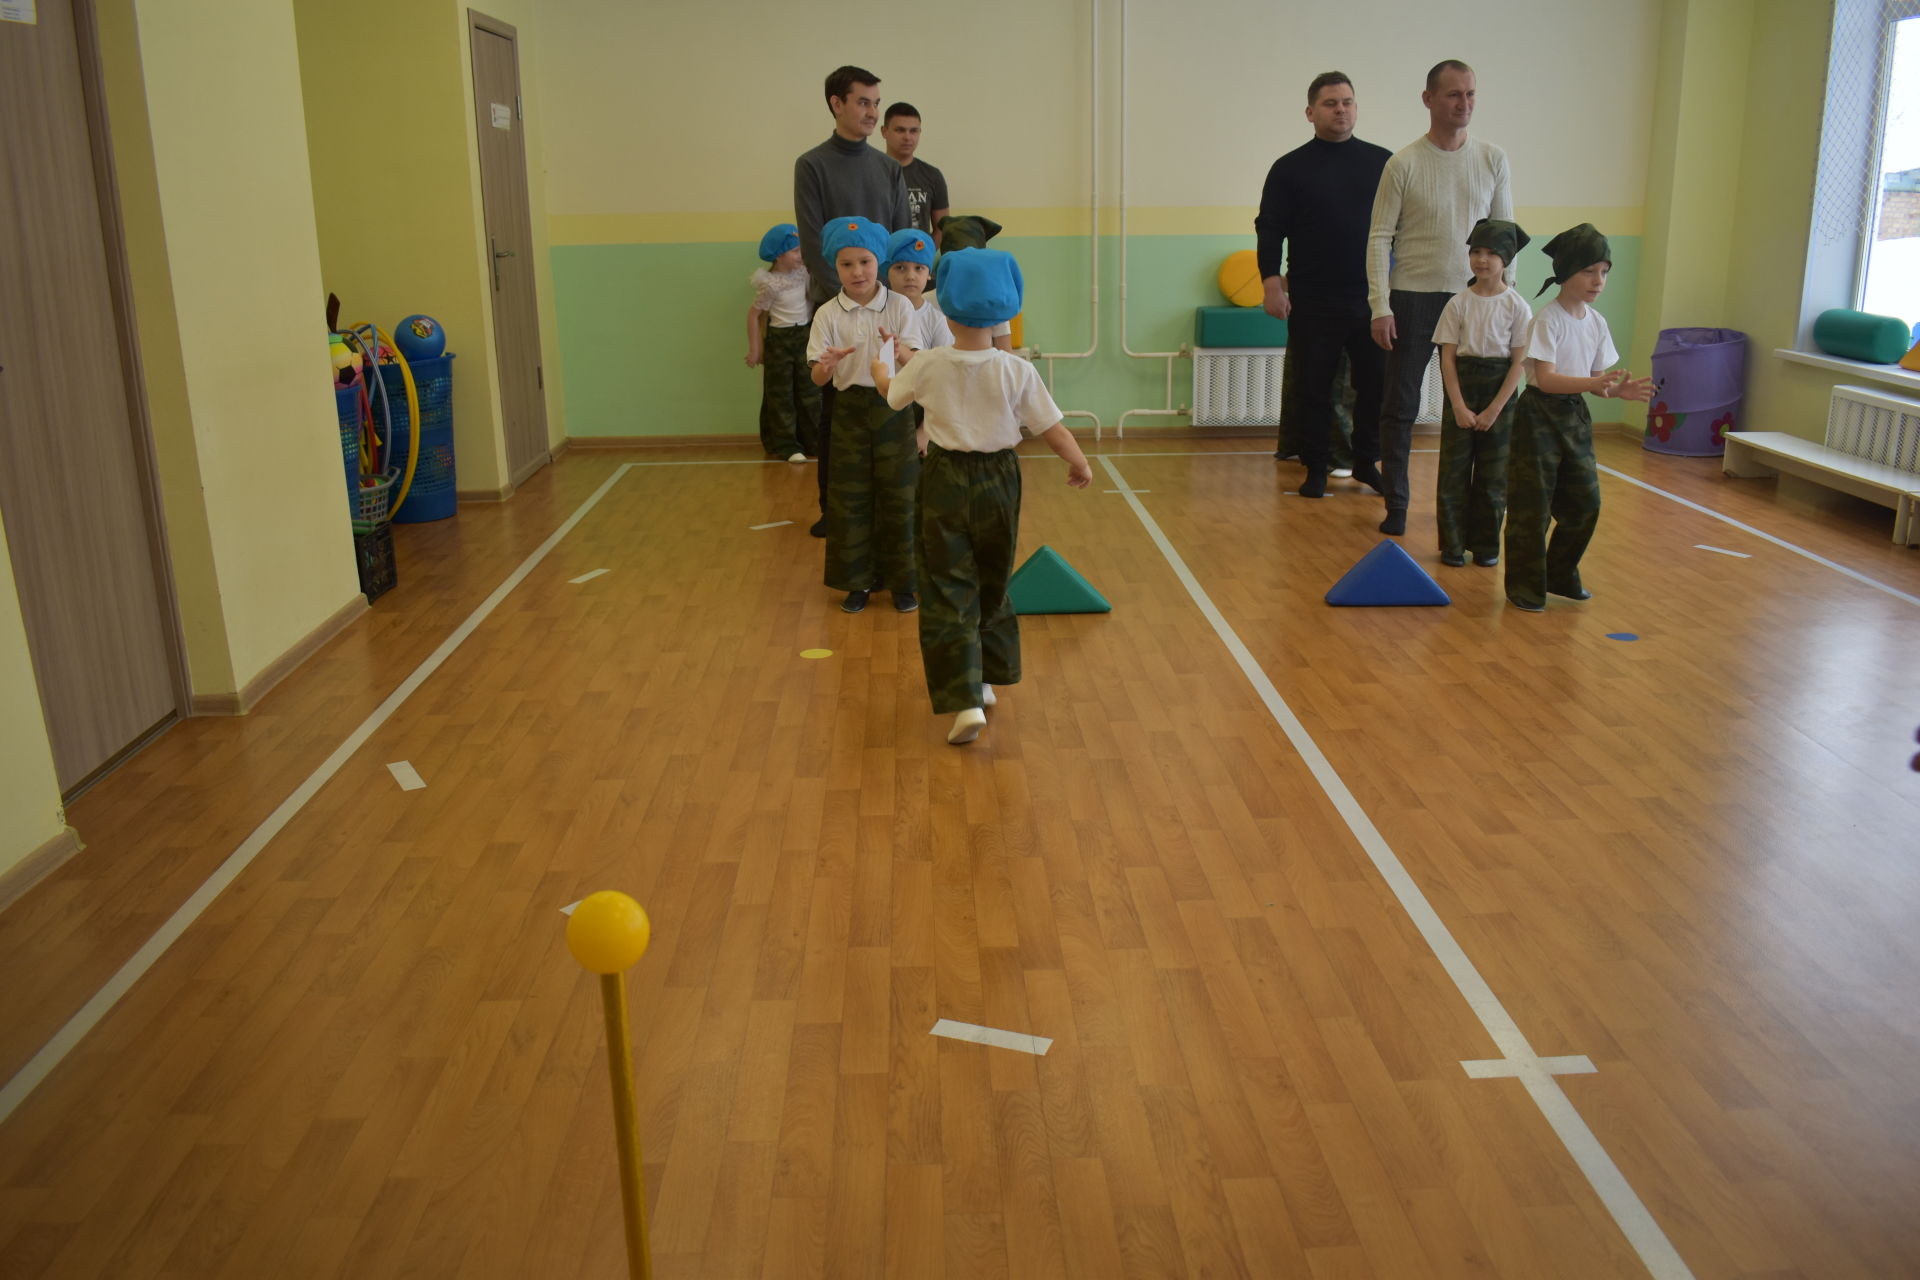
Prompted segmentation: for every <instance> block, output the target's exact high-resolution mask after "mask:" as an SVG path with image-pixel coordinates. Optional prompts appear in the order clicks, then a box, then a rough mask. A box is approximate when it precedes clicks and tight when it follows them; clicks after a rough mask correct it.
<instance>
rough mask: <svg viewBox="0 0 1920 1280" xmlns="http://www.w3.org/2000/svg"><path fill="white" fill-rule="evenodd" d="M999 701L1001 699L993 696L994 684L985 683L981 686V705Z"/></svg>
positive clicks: (989, 704) (984, 705)
mask: <svg viewBox="0 0 1920 1280" xmlns="http://www.w3.org/2000/svg"><path fill="white" fill-rule="evenodd" d="M998 701H1000V699H998V698H996V697H994V696H993V686H992V685H990V684H983V685H981V686H980V705H981V706H983V707H990V706H992V705H993V704H994V703H996V702H998Z"/></svg>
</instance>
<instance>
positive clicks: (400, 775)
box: [387, 760, 427, 791]
mask: <svg viewBox="0 0 1920 1280" xmlns="http://www.w3.org/2000/svg"><path fill="white" fill-rule="evenodd" d="M387 772H388V773H390V774H392V775H393V780H394V781H395V782H397V783H399V784H400V789H401V790H402V791H424V790H425V789H426V786H427V780H426V779H425V778H423V777H421V776H420V771H419V770H418V769H416V768H414V767H413V765H412V764H411V763H409V762H408V761H405V760H395V761H394V762H393V763H392V764H390V765H388V766H387Z"/></svg>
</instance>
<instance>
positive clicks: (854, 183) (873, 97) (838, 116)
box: [793, 67, 1372, 538]
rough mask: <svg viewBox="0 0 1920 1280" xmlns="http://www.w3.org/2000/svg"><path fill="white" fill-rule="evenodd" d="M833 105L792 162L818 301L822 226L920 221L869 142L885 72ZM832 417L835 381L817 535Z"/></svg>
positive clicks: (822, 294) (837, 92)
mask: <svg viewBox="0 0 1920 1280" xmlns="http://www.w3.org/2000/svg"><path fill="white" fill-rule="evenodd" d="M827 110H829V111H831V112H833V134H832V136H831V137H829V138H828V139H827V140H826V141H825V142H823V143H821V144H820V145H819V146H817V147H815V148H813V150H811V151H803V152H801V153H800V158H799V159H798V160H795V161H794V162H793V222H794V225H795V226H797V227H798V228H799V229H800V258H801V260H802V261H804V262H805V263H806V264H807V276H808V287H807V301H808V302H809V303H810V304H811V305H812V306H814V307H816V308H817V307H819V306H820V305H821V304H822V303H824V302H826V301H827V299H829V298H831V297H833V296H834V295H835V294H836V293H839V292H840V277H839V275H838V273H836V272H835V271H834V269H833V264H832V263H831V262H828V261H827V260H826V259H825V258H823V257H821V256H820V228H821V227H823V226H825V225H826V222H827V219H828V218H841V217H851V216H858V217H862V218H868V219H871V220H872V221H874V222H877V223H879V224H880V225H881V226H883V227H886V228H887V229H888V230H890V231H898V230H899V229H900V228H902V227H906V226H911V225H912V223H913V215H912V213H911V212H910V209H909V206H908V204H907V184H906V179H905V178H904V177H902V176H901V169H900V166H899V164H897V163H896V162H895V161H894V160H893V159H892V157H890V156H888V155H887V153H886V152H884V151H880V150H876V149H875V148H873V147H870V146H868V145H867V139H868V137H870V136H871V135H872V133H873V130H874V126H876V125H878V124H879V123H880V77H879V76H876V75H874V74H873V72H871V71H866V70H862V69H861V68H859V67H841V68H839V69H837V70H836V71H834V73H833V74H832V75H830V76H828V77H827ZM1368 199H1372V197H1371V196H1369V197H1368ZM885 283H886V280H885V279H884V278H882V280H881V284H883V285H884V284H885ZM832 423H833V384H832V383H831V382H829V383H828V384H827V385H826V386H825V387H823V388H821V391H820V446H819V447H820V467H819V478H820V519H819V520H818V521H816V522H815V523H814V526H813V528H812V530H811V531H810V532H812V534H813V536H814V537H816V538H823V537H825V536H826V533H827V451H828V448H829V447H830V445H831V444H832V436H833V430H832Z"/></svg>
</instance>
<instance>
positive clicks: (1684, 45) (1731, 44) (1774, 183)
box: [1634, 0, 1846, 440]
mask: <svg viewBox="0 0 1920 1280" xmlns="http://www.w3.org/2000/svg"><path fill="white" fill-rule="evenodd" d="M1832 26H1833V10H1832V5H1831V4H1830V3H1817V2H1813V0H1672V4H1671V5H1670V7H1669V10H1668V12H1667V15H1666V19H1665V30H1664V32H1663V38H1662V41H1661V52H1660V88H1659V103H1660V109H1659V113H1658V115H1659V119H1660V120H1661V121H1663V122H1665V123H1663V124H1662V126H1661V127H1662V128H1663V129H1665V130H1667V131H1669V133H1670V135H1671V136H1670V139H1669V140H1668V142H1666V143H1664V144H1658V145H1656V147H1655V149H1654V154H1653V158H1652V173H1651V175H1650V179H1649V185H1648V191H1647V215H1648V232H1647V267H1646V281H1647V283H1646V285H1644V286H1643V291H1642V294H1641V310H1640V323H1639V324H1638V326H1637V333H1638V335H1639V338H1638V341H1637V342H1636V347H1637V350H1636V353H1635V357H1634V359H1635V367H1637V368H1641V369H1644V368H1646V367H1647V361H1648V357H1649V355H1650V354H1651V352H1652V349H1653V343H1654V341H1655V340H1656V338H1657V337H1658V331H1659V330H1660V329H1661V328H1662V327H1675V326H1687V325H1714V326H1726V327H1729V328H1734V329H1739V330H1741V331H1742V332H1744V333H1746V334H1747V336H1748V339H1749V348H1748V353H1747V398H1746V409H1745V419H1746V421H1745V423H1744V425H1745V426H1746V427H1748V428H1749V429H1751V430H1756V431H1787V432H1791V433H1793V434H1795V435H1800V436H1804V437H1807V438H1809V439H1814V440H1818V439H1820V438H1821V436H1822V434H1823V433H1824V431H1825V429H1826V419H1827V399H1828V395H1829V393H1830V392H1831V390H1832V388H1833V386H1834V384H1835V383H1836V382H1840V381H1845V380H1846V376H1845V375H1840V374H1834V373H1828V372H1826V371H1824V370H1820V369H1814V368H1809V367H1807V366H1804V365H1797V364H1790V363H1788V362H1787V361H1784V360H1781V359H1780V358H1779V357H1778V356H1776V355H1774V354H1773V353H1774V351H1775V350H1776V349H1778V348H1783V347H1792V346H1793V345H1794V340H1795V337H1796V334H1797V333H1798V330H1799V323H1800V299H1801V281H1802V278H1803V276H1804V274H1805V272H1806V263H1807V243H1808V234H1809V229H1810V220H1811V208H1812V195H1811V193H1812V190H1813V184H1814V177H1815V173H1816V171H1817V169H1818V166H1819V156H1820V118H1821V106H1822V103H1823V101H1824V92H1825V84H1826V71H1827V51H1828V46H1829V43H1830V40H1831V35H1832Z"/></svg>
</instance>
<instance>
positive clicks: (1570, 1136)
mask: <svg viewBox="0 0 1920 1280" xmlns="http://www.w3.org/2000/svg"><path fill="white" fill-rule="evenodd" d="M1100 464H1101V465H1102V466H1103V467H1105V468H1106V471H1107V474H1108V475H1110V476H1111V477H1113V482H1114V484H1115V485H1117V486H1118V487H1120V488H1121V489H1128V488H1130V486H1129V485H1128V484H1127V481H1126V478H1125V477H1124V476H1122V475H1121V474H1120V471H1119V469H1118V468H1117V467H1115V466H1114V465H1113V460H1112V459H1111V458H1109V457H1106V456H1105V455H1102V457H1101V459H1100ZM1125 496H1126V501H1127V505H1128V506H1130V507H1132V508H1133V514H1134V517H1135V518H1136V519H1138V520H1139V521H1140V523H1141V525H1142V527H1144V528H1145V529H1146V531H1147V536H1148V537H1149V538H1151V539H1152V540H1153V543H1154V545H1155V546H1156V547H1158V548H1159V550H1160V554H1161V556H1162V557H1164V558H1165V559H1166V561H1167V564H1168V566H1169V567H1171V568H1172V569H1173V572H1174V576H1175V577H1177V578H1179V580H1180V583H1181V585H1182V586H1184V587H1185V588H1186V589H1187V594H1188V595H1189V596H1191V597H1192V598H1193V601H1194V604H1195V605H1197V606H1198V607H1199V609H1200V612H1201V614H1202V615H1203V616H1204V617H1205V618H1206V619H1207V621H1208V622H1209V623H1210V624H1211V625H1212V627H1213V630H1214V634H1216V635H1217V636H1219V637H1220V640H1221V642H1222V643H1223V644H1224V645H1225V646H1226V647H1227V651H1228V652H1229V653H1231V654H1232V655H1233V658H1234V661H1235V662H1236V663H1237V664H1238V665H1239V667H1240V670H1241V672H1242V674H1244V675H1245V676H1246V677H1247V680H1248V682H1249V683H1251V684H1252V685H1253V687H1254V692H1255V693H1256V694H1258V695H1259V698H1260V700H1261V702H1263V703H1264V704H1265V705H1266V708H1267V711H1268V712H1269V714H1271V715H1272V716H1273V718H1274V720H1275V722H1276V723H1278V724H1279V726H1280V729H1281V731H1282V732H1283V733H1285V734H1286V736H1287V739H1288V741H1289V742H1291V743H1292V744H1293V747H1294V750H1295V751H1297V752H1299V753H1300V757H1301V759H1302V760H1303V761H1304V762H1305V763H1306V765H1307V768H1308V770H1309V771H1310V772H1311V773H1312V774H1313V777H1314V780H1315V781H1316V782H1318V783H1319V784H1320V788H1321V790H1322V791H1324V792H1325V793H1326V795H1327V798H1328V799H1329V800H1331V801H1332V802H1333V806H1334V808H1335V809H1336V810H1337V811H1338V812H1339V814H1340V816H1341V818H1342V819H1343V820H1344V821H1345V822H1346V824H1347V827H1348V829H1349V830H1350V831H1352V832H1353V835H1354V838H1355V839H1356V840H1358V841H1359V843H1360V847H1361V848H1362V849H1364V850H1365V851H1366V853H1367V857H1368V858H1369V860H1371V861H1372V863H1373V865H1374V867H1375V869H1376V870H1378V871H1379V872H1380V875H1381V877H1382V878H1383V879H1384V880H1385V881H1386V882H1387V887H1388V888H1389V889H1391V890H1392V891H1393V895H1394V897H1395V898H1397V899H1398V900H1399V902H1400V906H1401V908H1402V909H1403V910H1404V911H1406V913H1407V915H1408V917H1409V918H1410V919H1411V920H1412V921H1413V924H1414V927H1415V928H1416V929H1418V930H1419V931H1420V936H1421V937H1422V938H1424V939H1425V940H1426V943H1427V946H1428V947H1429V948H1430V949H1431V950H1432V951H1433V954H1434V957H1435V958H1436V959H1438V960H1439V961H1440V964H1441V967H1442V968H1444V969H1445V970H1446V971H1447V976H1448V977H1449V978H1451V979H1452V980H1453V983H1454V986H1455V987H1456V988H1458V990H1459V992H1460V994H1461V996H1462V997H1464V998H1465V1000H1466V1001H1467V1004H1468V1005H1469V1006H1470V1007H1471V1008H1472V1009H1473V1011H1474V1015H1475V1016H1476V1017H1478V1018H1479V1020H1480V1023H1481V1025H1482V1026H1483V1027H1485V1028H1486V1031H1487V1034H1488V1035H1489V1036H1490V1037H1492V1039H1493V1042H1494V1044H1495V1045H1497V1046H1498V1047H1499V1049H1500V1052H1501V1055H1502V1056H1503V1057H1505V1058H1507V1059H1513V1060H1518V1061H1519V1062H1520V1064H1521V1065H1522V1066H1523V1067H1524V1068H1527V1069H1524V1070H1522V1071H1520V1073H1519V1078H1520V1080H1521V1081H1522V1083H1523V1084H1524V1085H1525V1086H1526V1089H1527V1093H1528V1095H1529V1096H1530V1097H1532V1098H1533V1100H1534V1103H1535V1105H1537V1106H1538V1107H1539V1108H1540V1110H1541V1113H1542V1114H1543V1115H1544V1116H1545V1117H1546V1119H1547V1122H1548V1124H1549V1125H1551V1126H1552V1128H1553V1131H1554V1133H1555V1134H1556V1135H1558V1136H1559V1138H1560V1141H1561V1142H1562V1143H1563V1144H1564V1145H1565V1146H1566V1148H1567V1150H1568V1153H1569V1154H1571V1155H1572V1156H1573V1158H1574V1161H1575V1163H1576V1164H1578V1165H1579V1166H1580V1169H1581V1171H1582V1172H1583V1173H1585V1174H1586V1176H1587V1181H1588V1182H1589V1183H1590V1184H1591V1185H1592V1187H1593V1189H1594V1193H1595V1194H1596V1195H1598V1196H1599V1197H1600V1200H1601V1203H1603V1204H1604V1205H1606V1207H1607V1211H1608V1213H1610V1214H1611V1215H1612V1216H1613V1220H1614V1222H1615V1223H1616V1224H1617V1225H1618V1226H1619V1227H1620V1230H1621V1231H1622V1233H1623V1234H1625V1235H1626V1237H1627V1240H1628V1241H1629V1242H1630V1243H1631V1244H1632V1245H1633V1248H1634V1251H1635V1252H1636V1253H1638V1254H1639V1255H1640V1261H1641V1262H1642V1263H1643V1264H1645V1266H1646V1268H1647V1270H1648V1271H1649V1272H1651V1273H1652V1274H1653V1275H1654V1276H1655V1277H1656V1280H1682V1278H1683V1277H1691V1276H1692V1274H1693V1273H1692V1272H1691V1271H1690V1270H1688V1268H1687V1265H1686V1263H1685V1262H1684V1261H1682V1259H1681V1257H1680V1255H1679V1253H1678V1252H1677V1251H1676V1250H1675V1249H1674V1247H1673V1244H1672V1242H1671V1241H1669V1240H1668V1239H1667V1237H1666V1233H1665V1232H1663V1231H1662V1230H1661V1229H1660V1224H1659V1223H1658V1222H1656V1221H1654V1218H1653V1215H1652V1214H1651V1213H1649V1212H1648V1210H1647V1207H1646V1205H1645V1204H1644V1203H1642V1202H1641V1200H1640V1197H1639V1196H1638V1195H1637V1194H1635V1193H1634V1190H1633V1188H1632V1187H1631V1186H1630V1185H1629V1184H1628V1183H1627V1180H1626V1178H1625V1177H1624V1176H1623V1175H1622V1174H1621V1173H1620V1170H1619V1168H1618V1167H1617V1166H1615V1164H1614V1163H1613V1159H1612V1157H1611V1156H1609V1155H1608V1154H1607V1152H1606V1148H1605V1147H1603V1146H1601V1144H1600V1140H1599V1138H1597V1137H1596V1136H1594V1133H1593V1130H1592V1129H1590V1128H1588V1127H1587V1122H1586V1121H1585V1119H1583V1118H1582V1117H1581V1115H1580V1113H1579V1112H1578V1111H1577V1110H1575V1109H1574V1106H1573V1103H1572V1101H1571V1100H1570V1099H1569V1098H1568V1097H1567V1095H1566V1094H1565V1093H1564V1092H1563V1091H1562V1090H1561V1089H1560V1087H1559V1084H1558V1083H1557V1082H1556V1081H1555V1080H1554V1078H1553V1077H1552V1075H1550V1074H1549V1073H1548V1072H1547V1071H1545V1070H1544V1069H1542V1068H1541V1067H1539V1066H1538V1065H1537V1064H1538V1063H1539V1062H1540V1061H1541V1058H1540V1055H1538V1054H1536V1053H1535V1052H1534V1051H1533V1049H1532V1046H1531V1045H1529V1044H1528V1042H1527V1038H1526V1036H1525V1035H1524V1034H1522V1033H1521V1031H1520V1028H1519V1025H1518V1024H1517V1023H1515V1022H1514V1020H1513V1016H1512V1015H1511V1014H1509V1013H1508V1012H1507V1010H1506V1006H1504V1005H1502V1004H1501V1003H1500V999H1499V997H1497V996H1496V995H1494V994H1493V989H1492V988H1491V987H1489V986H1488V985H1487V982H1486V979H1484V978H1483V977H1481V976H1480V972H1479V970H1477V969H1475V968H1474V966H1473V962H1472V961H1471V960H1469V959H1468V958H1467V954H1466V952H1465V951H1464V950H1462V949H1461V946H1460V944H1459V942H1458V941H1456V940H1455V939H1454V936H1453V934H1452V932H1451V931H1449V930H1448V928H1447V926H1446V923H1445V922H1444V921H1442V920H1441V919H1440V916H1439V913H1438V912H1436V911H1435V910H1434V909H1433V906H1432V904H1431V903H1429V902H1428V901H1427V897H1426V894H1425V893H1423V892H1422V891H1421V889H1420V886H1419V885H1418V884H1417V883H1416V882H1415V881H1414V879H1413V877H1412V875H1410V874H1409V873H1408V871H1407V869H1406V867H1405V866H1403V865H1402V864H1401V862H1400V859H1399V857H1398V856H1397V855H1396V854H1395V853H1394V852H1393V849H1392V848H1391V847H1390V846H1389V845H1388V844H1387V842H1386V838H1385V837H1384V836H1382V835H1381V834H1380V832H1379V829H1378V828H1376V827H1375V826H1374V825H1373V820H1372V819H1371V818H1369V817H1368V816H1367V813H1366V811H1365V810H1364V809H1362V808H1361V807H1360V803H1359V801H1358V800H1356V799H1355V798H1354V795H1353V792H1352V791H1350V790H1349V789H1348V788H1347V785H1346V783H1345V782H1344V781H1342V780H1341V778H1340V775H1339V773H1338V771H1336V770H1335V769H1334V768H1333V765H1332V763H1331V762H1330V761H1328V759H1327V757H1326V755H1325V754H1324V753H1323V752H1322V751H1321V750H1320V748H1319V745H1318V744H1316V743H1315V742H1314V740H1313V737H1312V735H1310V734H1309V733H1308V732H1307V730H1306V726H1305V725H1303V724H1302V723H1301V722H1300V719H1299V717H1297V716H1296V715H1294V713H1293V709H1292V708H1291V707H1289V706H1288V705H1287V703H1286V700H1285V699H1284V698H1282V697H1281V696H1280V691H1279V690H1278V689H1276V688H1275V687H1274V684H1273V681H1272V680H1271V679H1269V678H1268V676H1267V673H1266V671H1265V670H1264V669H1263V668H1262V667H1261V666H1260V664H1259V663H1258V662H1257V661H1255V660H1254V657H1253V654H1252V652H1251V651H1250V650H1249V649H1248V648H1247V647H1246V645H1245V644H1244V643H1242V642H1241V640H1240V637H1239V635H1238V634H1237V633H1236V632H1235V631H1234V629H1233V627H1232V625H1231V624H1230V623H1228V622H1227V620H1226V618H1225V616H1224V615H1222V614H1221V612H1220V610H1219V609H1218V608H1217V607H1216V606H1215V605H1214V603H1213V599H1212V597H1211V596H1209V595H1208V594H1207V592H1206V589H1205V588H1204V587H1202V586H1201V585H1200V582H1199V579H1197V578H1195V577H1194V575H1193V571H1192V570H1191V569H1189V568H1188V567H1187V563H1186V561H1185V560H1184V559H1182V558H1181V556H1180V553H1179V552H1178V551H1177V550H1175V549H1174V546H1173V543H1172V542H1171V541H1170V540H1169V539H1168V538H1167V535H1166V533H1165V532H1164V531H1163V530H1162V529H1161V528H1160V526H1159V524H1158V522H1156V521H1155V520H1154V518H1153V516H1152V515H1151V514H1149V513H1148V511H1147V509H1146V507H1145V506H1143V505H1142V504H1141V503H1140V502H1139V500H1138V499H1136V498H1134V497H1133V496H1132V494H1131V493H1129V494H1127V495H1125Z"/></svg>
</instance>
